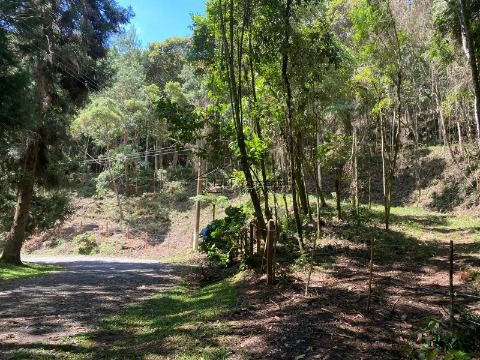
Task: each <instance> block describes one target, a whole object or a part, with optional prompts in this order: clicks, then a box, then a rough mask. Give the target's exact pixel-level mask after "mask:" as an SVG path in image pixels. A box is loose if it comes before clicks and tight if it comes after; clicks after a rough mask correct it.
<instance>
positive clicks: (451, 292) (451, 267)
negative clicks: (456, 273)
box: [448, 240, 455, 327]
mask: <svg viewBox="0 0 480 360" xmlns="http://www.w3.org/2000/svg"><path fill="white" fill-rule="evenodd" d="M448 275H449V285H450V326H452V327H453V324H454V322H455V316H454V315H455V313H454V309H453V301H454V297H455V294H454V292H453V240H450V268H449V274H448Z"/></svg>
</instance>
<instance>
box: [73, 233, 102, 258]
mask: <svg viewBox="0 0 480 360" xmlns="http://www.w3.org/2000/svg"><path fill="white" fill-rule="evenodd" d="M73 241H74V242H75V243H76V244H77V246H78V253H79V254H81V255H90V254H91V253H92V252H94V251H95V252H98V245H97V239H96V238H95V236H94V235H88V234H81V235H77V236H75V237H74V238H73Z"/></svg>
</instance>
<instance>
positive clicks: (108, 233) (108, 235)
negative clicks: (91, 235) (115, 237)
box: [105, 221, 110, 237]
mask: <svg viewBox="0 0 480 360" xmlns="http://www.w3.org/2000/svg"><path fill="white" fill-rule="evenodd" d="M105 230H106V235H107V237H110V230H109V229H108V221H107V224H106V225H105Z"/></svg>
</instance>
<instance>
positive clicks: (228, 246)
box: [200, 206, 247, 267]
mask: <svg viewBox="0 0 480 360" xmlns="http://www.w3.org/2000/svg"><path fill="white" fill-rule="evenodd" d="M225 214H226V215H227V216H226V217H225V218H224V219H219V220H214V221H212V222H211V223H210V224H208V225H207V226H206V227H205V228H203V229H202V231H201V233H200V235H201V236H202V239H203V241H202V242H201V244H200V251H202V252H203V253H205V254H207V257H208V259H209V260H210V261H211V262H213V263H216V264H218V265H221V266H225V267H227V266H229V265H231V263H232V261H233V259H234V256H235V254H236V253H237V251H238V248H239V246H240V240H241V236H242V232H243V230H244V228H245V224H246V218H247V217H246V215H245V213H244V212H243V210H242V208H239V207H233V206H230V207H228V208H226V209H225Z"/></svg>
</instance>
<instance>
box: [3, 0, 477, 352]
mask: <svg viewBox="0 0 480 360" xmlns="http://www.w3.org/2000/svg"><path fill="white" fill-rule="evenodd" d="M132 15H133V14H132V11H131V10H129V9H123V8H121V7H119V6H118V4H117V3H116V2H115V1H114V0H90V1H87V2H81V3H80V2H75V1H73V2H70V1H67V2H59V1H55V0H38V1H37V0H35V1H33V0H30V1H10V0H7V1H4V2H2V3H0V125H1V127H0V244H1V245H2V248H3V252H2V257H1V261H2V262H5V263H9V264H15V265H20V264H21V256H20V255H21V250H22V246H23V244H24V243H25V240H26V239H27V238H28V237H29V236H30V235H34V234H38V233H40V232H42V231H45V230H48V229H51V228H54V227H55V226H57V225H58V224H61V223H62V222H63V221H65V220H66V219H67V218H68V217H69V216H71V215H72V214H73V213H74V209H73V205H72V198H73V195H72V194H73V193H76V195H80V194H81V195H82V196H86V197H96V198H111V199H114V200H115V206H116V207H115V211H116V213H117V214H118V219H119V220H120V221H124V222H125V223H129V221H131V219H132V217H133V216H134V215H132V213H133V211H130V209H131V206H129V204H130V203H129V199H132V198H135V199H136V198H139V197H141V196H142V195H145V196H146V195H148V196H151V197H143V198H142V201H144V203H142V206H143V205H145V204H146V203H148V204H150V205H145V206H144V207H145V208H148V206H150V207H156V210H155V211H157V210H158V209H157V208H158V207H162V206H163V205H162V204H161V200H159V199H164V197H161V196H160V195H159V194H164V195H165V194H168V195H170V196H172V194H173V196H174V197H175V196H177V195H178V196H177V197H178V198H177V199H175V200H176V201H179V202H187V201H189V195H193V194H187V193H188V191H183V190H184V189H185V188H191V187H194V186H196V185H197V183H198V190H199V191H198V193H197V196H196V197H191V198H190V200H193V201H195V202H196V203H197V206H198V209H199V210H198V211H200V204H208V205H212V206H213V221H212V222H211V223H209V224H208V225H207V224H202V225H205V228H204V229H203V230H202V233H201V235H202V237H201V240H203V241H202V242H201V244H200V249H201V250H202V251H203V252H205V253H207V255H208V257H209V259H210V260H212V261H214V262H217V263H220V264H222V265H223V266H229V265H231V264H233V263H234V262H235V260H237V259H238V255H240V254H241V253H242V249H241V247H242V241H243V239H244V232H245V231H246V227H247V224H248V222H249V221H254V222H255V224H256V228H257V229H258V231H259V232H260V233H261V236H262V237H263V238H265V237H266V235H267V225H266V224H267V222H268V220H270V219H274V220H275V221H276V224H277V227H278V229H279V231H278V232H279V234H281V236H280V237H279V238H281V241H283V245H285V247H286V248H287V249H288V255H289V256H286V257H282V254H281V253H280V254H279V261H283V260H284V261H285V262H292V261H296V262H297V263H302V262H303V263H305V262H308V261H311V262H312V264H313V262H314V255H313V251H314V249H315V246H316V242H314V241H313V239H314V238H315V237H321V231H320V225H321V224H322V223H323V222H324V221H323V220H322V219H321V218H320V217H321V215H322V216H327V214H328V216H329V217H333V214H332V213H331V211H330V210H331V206H332V205H333V207H334V210H335V211H334V212H335V214H334V215H335V217H336V223H335V224H336V225H338V226H339V228H340V227H341V226H343V225H342V220H343V221H344V223H343V224H349V225H348V226H350V225H351V224H355V226H356V227H353V230H351V231H354V232H355V231H356V232H360V231H363V230H365V228H362V226H364V225H365V224H368V223H369V222H370V223H371V222H372V221H377V220H378V219H377V218H378V204H381V206H382V217H381V223H382V226H384V228H385V230H386V233H387V234H388V231H389V230H391V225H392V222H393V219H394V216H393V217H392V207H393V206H395V205H402V204H415V203H416V204H417V205H423V206H424V207H426V208H430V209H434V210H440V211H444V212H445V211H451V210H454V209H455V208H457V207H462V208H463V209H473V208H475V207H477V206H478V205H479V199H480V198H479V195H480V194H479V192H480V168H479V166H478V164H479V160H480V148H479V145H480V77H479V66H480V65H479V64H480V3H479V2H478V1H474V0H455V1H452V0H302V1H294V0H282V1H267V0H207V1H206V13H205V15H203V16H201V15H195V16H193V17H192V22H193V25H192V28H193V35H192V36H191V37H189V38H172V39H168V40H165V41H163V42H158V43H152V44H149V45H148V47H147V48H142V46H141V44H140V42H139V40H138V38H137V35H136V32H135V29H134V28H128V30H126V27H125V25H126V24H127V23H128V21H129V19H130V17H131V16H132ZM439 147H440V148H441V152H440V157H438V156H437V157H436V158H435V161H436V162H435V161H432V162H431V163H430V162H428V160H426V158H427V157H428V156H429V154H430V152H431V151H432V149H437V150H438V148H439ZM437 155H438V154H437ZM439 159H440V160H439ZM447 162H448V164H450V166H452V169H453V170H452V172H451V174H452V178H451V179H447V178H445V179H443V180H444V183H443V185H442V188H441V189H440V191H439V192H435V193H434V194H433V195H432V194H430V195H429V199H428V201H426V202H425V201H424V197H423V194H422V189H424V188H425V187H426V185H427V184H428V183H430V182H432V181H434V179H433V178H434V176H435V175H436V174H438V173H442V171H443V170H444V169H445V167H446V166H447V165H446V164H447ZM440 167H441V168H442V169H440V170H439V168H440ZM400 168H402V174H400V171H399V169H400ZM429 170H432V174H428V173H426V172H428V171H429ZM195 174H198V175H195ZM435 181H436V180H435ZM89 185H91V186H90V187H89ZM202 186H203V187H204V189H203V190H204V191H203V192H204V193H203V192H202ZM217 190H218V191H217ZM227 191H228V192H229V193H231V194H232V193H233V194H234V195H232V198H233V197H235V196H236V195H242V194H244V195H246V196H248V201H243V202H242V203H241V204H240V206H241V207H228V208H227V211H226V217H225V218H223V216H222V218H221V219H215V206H224V205H226V202H227V201H226V198H225V197H219V196H215V195H211V194H208V193H213V192H215V193H216V192H224V193H225V192H227ZM313 198H315V200H316V206H314V201H312V199H313ZM149 199H151V201H150V202H149V201H148V200H149ZM155 201H157V202H155ZM159 203H160V205H159ZM312 205H313V206H312ZM165 206H167V205H165ZM159 212H160V210H158V213H159ZM160 217H161V216H160V215H159V216H158V218H156V219H155V220H158V221H160V219H159V218H160ZM375 224H376V225H380V222H376V223H375ZM317 225H318V232H317V228H316V227H317ZM195 229H196V230H195V234H194V238H195V239H197V238H198V236H199V231H200V228H199V225H198V224H197V226H196V227H195ZM312 229H315V230H312ZM107 231H108V230H107ZM391 234H392V235H391V239H392V240H393V241H397V240H398V238H397V237H396V236H397V234H395V233H394V232H392V233H391ZM386 236H387V235H386ZM127 238H128V235H127ZM389 239H390V238H389ZM368 240H369V241H372V242H373V241H374V238H372V239H368ZM75 241H76V242H77V243H78V245H79V247H80V249H81V250H80V253H82V254H90V253H92V252H93V251H94V250H95V247H96V246H97V244H96V242H95V239H94V238H92V237H91V236H90V235H84V234H81V235H78V236H77V237H75ZM398 241H399V240H398ZM194 247H195V248H196V247H197V244H196V243H195V242H194ZM312 249H313V251H312V253H311V254H312V255H311V260H309V257H308V255H307V254H309V252H308V251H309V250H312ZM392 256H393V255H392ZM243 265H245V266H252V267H257V268H258V267H261V266H260V265H259V264H258V263H255V262H248V261H246V262H245V263H243ZM312 266H313V265H312ZM230 300H231V299H229V300H228V301H230ZM156 301H157V300H156ZM158 301H159V300H158ZM477 345H478V344H477ZM459 356H460V355H459Z"/></svg>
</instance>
